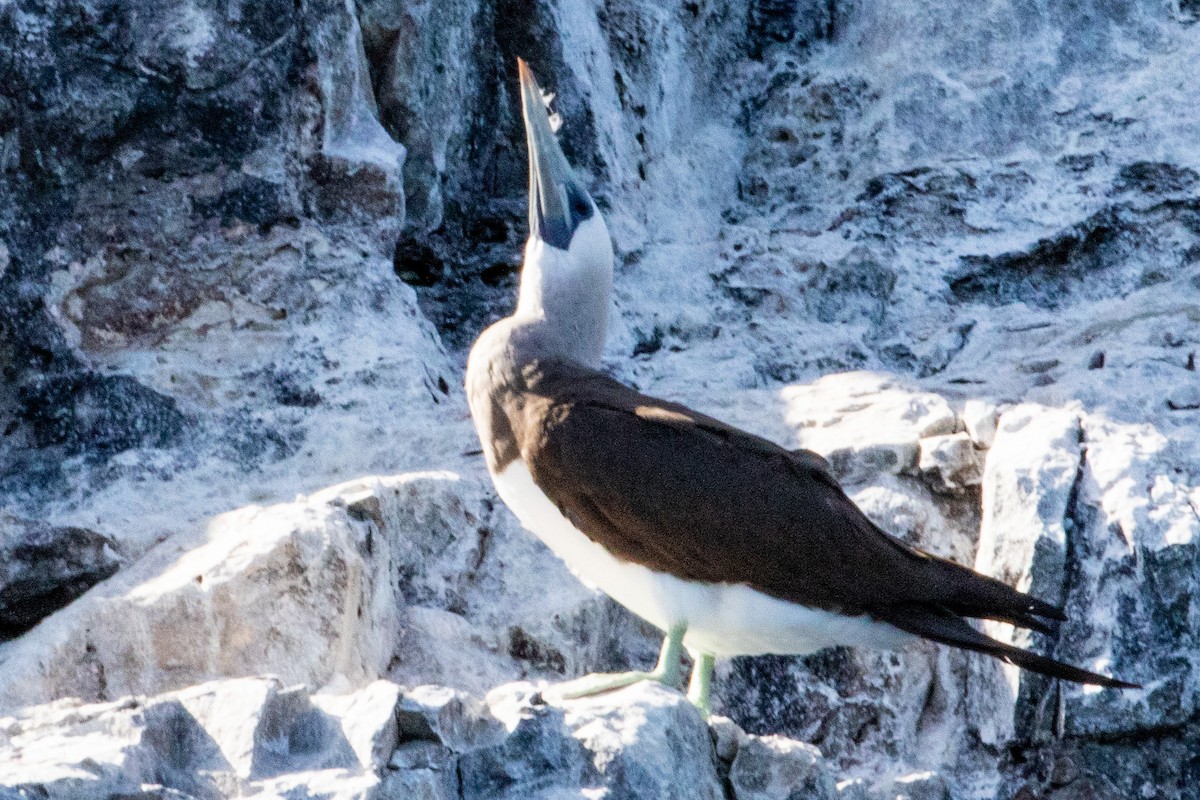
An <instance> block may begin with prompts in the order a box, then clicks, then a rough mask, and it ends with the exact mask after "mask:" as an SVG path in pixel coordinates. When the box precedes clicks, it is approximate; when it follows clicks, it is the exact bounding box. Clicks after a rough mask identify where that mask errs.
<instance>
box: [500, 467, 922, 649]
mask: <svg viewBox="0 0 1200 800" xmlns="http://www.w3.org/2000/svg"><path fill="white" fill-rule="evenodd" d="M492 479H493V481H494V482H495V484H496V491H497V492H498V493H499V494H500V497H501V499H503V500H504V502H505V504H507V505H508V507H509V508H510V509H512V510H513V513H515V514H516V515H517V518H518V519H520V520H521V523H522V524H523V525H524V526H525V527H526V528H528V529H529V530H531V531H533V532H534V533H535V534H536V535H537V537H538V538H539V539H541V540H542V541H543V542H544V543H545V544H546V545H547V546H548V547H549V548H550V549H551V550H553V551H554V553H555V554H556V555H557V556H558V557H559V558H561V559H562V560H563V561H565V562H566V564H567V566H568V567H570V568H571V570H572V571H573V572H574V573H575V574H576V575H578V576H579V577H580V578H582V579H583V580H584V581H585V582H587V583H590V584H592V585H594V586H595V587H596V588H598V589H600V590H601V591H602V592H604V593H605V594H607V595H608V596H609V597H611V598H613V599H614V600H616V601H617V602H618V603H620V604H621V605H623V606H625V607H626V608H628V609H629V610H630V611H632V612H633V613H635V614H637V615H638V616H639V617H641V618H642V619H644V620H646V621H647V622H649V623H650V624H652V625H654V626H655V627H657V628H660V629H662V630H664V631H666V630H667V629H668V628H670V627H672V626H673V625H677V624H679V623H684V624H686V625H687V635H686V636H685V637H684V644H685V645H686V646H687V648H688V649H689V650H691V651H693V652H700V653H710V654H712V655H717V656H734V655H761V654H764V653H777V654H806V653H813V652H816V651H817V650H821V649H823V648H825V647H833V646H836V645H852V646H863V647H883V648H888V647H894V646H897V645H899V644H902V643H903V642H905V641H907V640H908V639H910V638H911V637H910V636H909V635H908V634H905V633H903V632H901V631H899V630H897V629H896V628H894V627H892V626H891V625H887V624H883V623H879V622H876V621H874V620H871V619H870V618H868V617H849V616H845V615H842V614H834V613H832V612H829V611H822V610H820V609H814V608H808V607H806V606H802V605H799V604H797V603H789V602H787V601H784V600H780V599H778V598H775V597H771V596H770V595H767V594H764V593H763V592H759V591H756V590H754V589H751V588H750V587H749V586H746V585H744V584H730V583H704V582H698V581H685V580H682V579H680V578H677V577H675V576H674V575H668V574H666V573H663V572H656V571H654V570H652V569H649V568H648V567H644V566H642V565H641V564H634V563H632V562H629V561H622V560H620V559H618V558H616V557H614V556H613V555H612V554H611V553H609V552H608V550H606V549H605V548H604V547H603V546H602V545H600V544H597V543H596V542H594V541H592V540H591V539H589V538H588V537H587V536H586V535H584V534H583V533H582V532H581V531H579V529H578V528H576V527H575V526H574V525H572V524H571V522H570V521H569V520H568V519H567V518H566V517H564V516H563V515H562V513H561V512H560V511H559V510H558V508H557V507H556V506H555V504H554V503H553V502H552V501H551V500H550V498H548V497H547V496H546V495H545V493H543V492H542V490H541V489H539V488H538V486H537V484H535V483H534V482H533V476H531V475H530V474H529V470H528V468H527V467H526V466H525V463H524V462H523V461H521V460H520V459H518V460H516V461H514V462H512V464H510V465H509V466H508V467H507V468H506V469H505V470H504V471H503V472H501V473H499V474H493V475H492Z"/></svg>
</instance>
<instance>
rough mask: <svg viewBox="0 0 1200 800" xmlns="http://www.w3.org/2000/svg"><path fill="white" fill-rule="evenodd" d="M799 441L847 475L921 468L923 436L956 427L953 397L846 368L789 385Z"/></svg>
mask: <svg viewBox="0 0 1200 800" xmlns="http://www.w3.org/2000/svg"><path fill="white" fill-rule="evenodd" d="M783 399H784V402H785V404H786V415H787V421H788V423H789V424H790V425H792V426H793V427H794V428H795V429H796V435H797V439H798V440H799V443H800V444H801V445H802V446H804V447H806V448H808V449H810V450H815V451H817V452H818V453H820V454H821V455H823V456H825V458H827V459H828V460H829V462H830V466H831V467H832V468H833V470H834V472H835V473H837V474H838V475H839V476H840V477H841V478H842V479H843V480H846V481H848V482H851V483H854V482H859V481H862V480H864V479H865V478H867V477H870V476H873V475H875V474H876V473H879V472H885V473H891V474H900V473H904V472H913V471H915V470H916V469H917V465H918V453H919V450H920V444H919V442H920V440H921V439H922V438H923V437H928V436H936V435H941V434H949V433H952V432H953V431H954V426H955V416H954V412H953V411H952V410H951V409H950V405H949V403H947V402H946V400H944V399H943V398H941V397H939V396H937V395H934V394H930V393H928V392H919V391H916V390H913V389H910V388H907V387H905V386H904V385H903V384H902V383H900V382H897V381H895V380H893V379H890V378H887V377H885V376H881V375H874V374H869V373H845V374H841V375H831V376H828V377H826V378H822V379H821V380H819V381H816V382H815V383H812V384H808V385H797V386H790V387H788V388H786V389H784V390H783Z"/></svg>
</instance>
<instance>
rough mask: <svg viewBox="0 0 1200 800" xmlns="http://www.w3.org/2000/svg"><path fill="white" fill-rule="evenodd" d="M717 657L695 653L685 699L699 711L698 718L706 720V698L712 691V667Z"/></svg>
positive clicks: (707, 710)
mask: <svg viewBox="0 0 1200 800" xmlns="http://www.w3.org/2000/svg"><path fill="white" fill-rule="evenodd" d="M716 663H717V657H716V656H714V655H712V654H711V653H697V654H696V666H694V667H692V679H691V680H690V681H688V691H687V698H688V700H691V701H692V705H694V706H695V707H696V708H697V709H699V711H700V716H702V717H704V718H705V719H708V714H709V708H708V697H709V692H710V690H711V689H712V674H713V666H714V665H715V664H716Z"/></svg>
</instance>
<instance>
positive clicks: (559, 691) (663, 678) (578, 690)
mask: <svg viewBox="0 0 1200 800" xmlns="http://www.w3.org/2000/svg"><path fill="white" fill-rule="evenodd" d="M685 633H687V625H686V624H679V625H674V626H672V627H671V629H670V630H668V631H667V636H666V638H665V639H663V646H662V652H661V653H660V654H659V656H658V664H657V665H655V667H654V669H653V670H652V671H651V672H617V673H609V674H596V675H584V676H583V677H582V678H576V679H575V680H573V681H567V682H566V683H560V684H557V685H555V686H551V687H549V688H547V689H546V690H545V691H544V692H542V697H543V698H545V699H546V700H547V701H549V702H556V701H560V700H574V699H576V698H579V697H589V696H591V695H594V694H601V693H603V692H611V691H612V690H614V689H620V688H622V687H624V686H629V685H630V684H634V683H638V682H639V681H658V682H659V683H662V684H665V685H667V686H677V685H678V684H679V654H680V653H681V652H682V651H683V635H684V634H685Z"/></svg>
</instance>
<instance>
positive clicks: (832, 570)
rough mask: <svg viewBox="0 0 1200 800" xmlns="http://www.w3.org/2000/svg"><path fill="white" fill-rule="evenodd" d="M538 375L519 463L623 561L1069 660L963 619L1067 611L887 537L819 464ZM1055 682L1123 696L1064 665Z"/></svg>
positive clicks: (587, 377)
mask: <svg viewBox="0 0 1200 800" xmlns="http://www.w3.org/2000/svg"><path fill="white" fill-rule="evenodd" d="M526 378H527V386H526V387H525V388H524V392H525V395H526V396H525V397H524V398H523V401H522V402H521V403H520V404H519V405H520V406H521V408H522V409H523V418H522V419H521V420H520V421H519V422H518V424H517V425H516V426H515V427H516V428H518V429H519V430H520V433H519V435H518V437H517V438H518V447H519V449H520V451H521V457H522V458H523V459H524V460H525V462H526V464H527V465H528V468H529V470H530V473H531V475H532V477H533V479H534V481H535V482H536V483H537V485H538V486H539V487H540V488H541V489H542V491H543V492H545V493H546V495H547V496H548V497H549V498H550V499H551V500H553V501H554V502H555V503H556V504H557V505H558V507H559V508H560V510H562V512H563V513H564V514H565V515H566V516H567V517H568V518H569V519H570V520H571V521H572V522H573V523H574V524H575V525H576V526H577V527H578V528H579V529H580V530H581V531H583V532H584V533H585V534H586V535H587V536H589V537H590V538H592V539H593V540H595V541H597V542H599V543H600V544H602V545H603V546H604V547H606V548H607V549H608V550H609V551H610V552H612V553H613V554H614V555H616V556H617V557H618V558H622V559H625V560H628V561H633V562H637V563H640V564H644V565H646V566H648V567H650V568H651V569H654V570H657V571H660V572H665V573H669V574H671V575H675V576H677V577H679V578H683V579H685V580H695V581H707V582H714V583H740V584H745V585H747V586H750V587H752V588H754V589H757V590H759V591H762V592H765V593H767V594H769V595H772V596H774V597H778V598H781V599H783V600H788V601H791V602H795V603H800V604H803V605H806V606H810V607H815V608H821V609H825V610H829V611H835V612H839V613H843V614H850V615H861V614H868V615H870V616H872V617H874V618H876V619H879V620H881V621H886V622H889V623H891V624H893V625H895V626H896V627H898V628H901V629H903V630H906V631H910V632H912V633H916V634H918V635H921V636H925V637H926V638H931V639H935V640H938V641H942V642H946V643H948V644H953V645H956V646H959V647H967V648H969V649H974V650H980V651H982V652H990V653H991V654H993V655H997V656H999V657H1002V658H1008V659H1009V660H1012V661H1014V662H1016V663H1020V664H1021V665H1022V666H1027V667H1028V668H1031V669H1035V670H1039V671H1047V669H1048V668H1047V667H1046V663H1049V664H1053V663H1055V662H1051V661H1050V660H1049V659H1040V657H1038V656H1034V655H1032V654H1029V653H1026V652H1025V651H1021V650H1016V649H1015V648H1010V647H1008V646H1007V645H1003V644H1002V643H1000V642H993V641H992V640H990V639H988V638H987V637H985V636H983V635H982V634H979V633H978V632H975V631H974V629H973V628H971V627H970V626H969V625H967V624H966V623H965V622H963V621H962V620H961V619H960V615H961V616H969V617H980V618H989V619H997V620H1003V621H1007V622H1013V623H1015V624H1018V625H1023V626H1026V627H1032V628H1035V629H1038V630H1047V629H1049V628H1050V625H1049V623H1047V622H1046V621H1045V618H1048V619H1051V620H1060V619H1062V618H1063V615H1062V612H1061V611H1060V610H1059V609H1058V608H1056V607H1054V606H1052V605H1050V604H1048V603H1045V602H1042V601H1040V600H1037V599H1035V598H1032V597H1029V596H1028V595H1025V594H1022V593H1020V592H1018V591H1016V590H1014V589H1012V588H1011V587H1009V586H1007V585H1006V584H1004V583H1001V582H999V581H996V580H994V579H992V578H988V577H986V576H983V575H979V574H978V573H975V572H973V571H972V570H970V569H967V568H965V567H962V566H960V565H958V564H955V563H953V562H951V561H948V560H946V559H942V558H938V557H936V556H932V555H929V554H926V553H923V552H921V551H918V550H915V549H914V548H912V547H909V546H908V545H906V544H904V543H903V542H901V541H899V540H898V539H896V538H894V537H892V536H890V535H888V534H887V533H885V532H883V531H882V530H880V529H879V528H878V527H877V526H875V525H874V524H873V523H872V522H871V521H870V520H869V519H867V517H866V516H865V515H864V514H863V513H862V512H861V511H860V510H859V509H858V507H857V506H855V505H854V503H853V502H852V501H851V500H850V499H849V498H848V497H847V496H846V494H845V493H844V492H843V491H842V489H841V487H840V486H839V485H838V483H837V481H836V480H835V479H834V477H833V476H832V475H831V474H830V472H829V470H828V468H827V466H826V464H825V462H824V459H822V458H821V457H820V456H819V455H817V454H815V453H811V452H809V451H805V450H800V451H788V450H785V449H784V448H782V447H779V446H778V445H775V444H773V443H772V442H770V441H767V440H765V439H762V438H760V437H757V436H753V435H751V434H749V433H746V432H744V431H740V430H738V429H736V428H733V427H731V426H729V425H725V424H724V423H721V422H719V421H718V420H715V419H712V418H711V417H706V416H704V415H702V414H698V413H696V412H694V411H691V410H690V409H688V408H686V407H684V406H681V405H679V404H676V403H670V402H667V401H663V400H658V399H655V398H651V397H647V396H645V395H642V394H639V393H638V392H637V391H635V390H633V389H631V388H629V387H627V386H625V385H623V384H621V383H619V382H617V381H615V380H612V379H611V378H608V377H607V376H604V375H602V374H600V373H597V372H594V371H591V370H587V369H585V368H582V367H579V366H577V365H573V364H570V363H561V362H548V363H540V364H538V365H537V366H536V368H533V369H528V370H526ZM953 621H957V623H958V624H955V623H954V622H953ZM964 629H965V630H964ZM966 631H971V632H972V634H973V635H972V634H968V633H966ZM985 643H986V644H985ZM988 648H990V649H988ZM1012 651H1015V653H1014V652H1012ZM1016 653H1019V654H1020V655H1016ZM1039 659H1040V660H1039ZM1044 662H1045V663H1044ZM1039 666H1040V667H1042V668H1041V669H1039ZM1051 674H1057V675H1059V676H1060V677H1066V678H1068V679H1070V680H1086V681H1087V682H1094V683H1106V684H1108V685H1112V684H1109V680H1110V679H1107V678H1103V677H1102V676H1098V675H1092V674H1091V673H1086V672H1083V671H1082V670H1075V669H1074V668H1072V667H1066V666H1065V665H1063V666H1061V668H1058V671H1057V672H1052V673H1051ZM1072 676H1074V677H1072Z"/></svg>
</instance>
